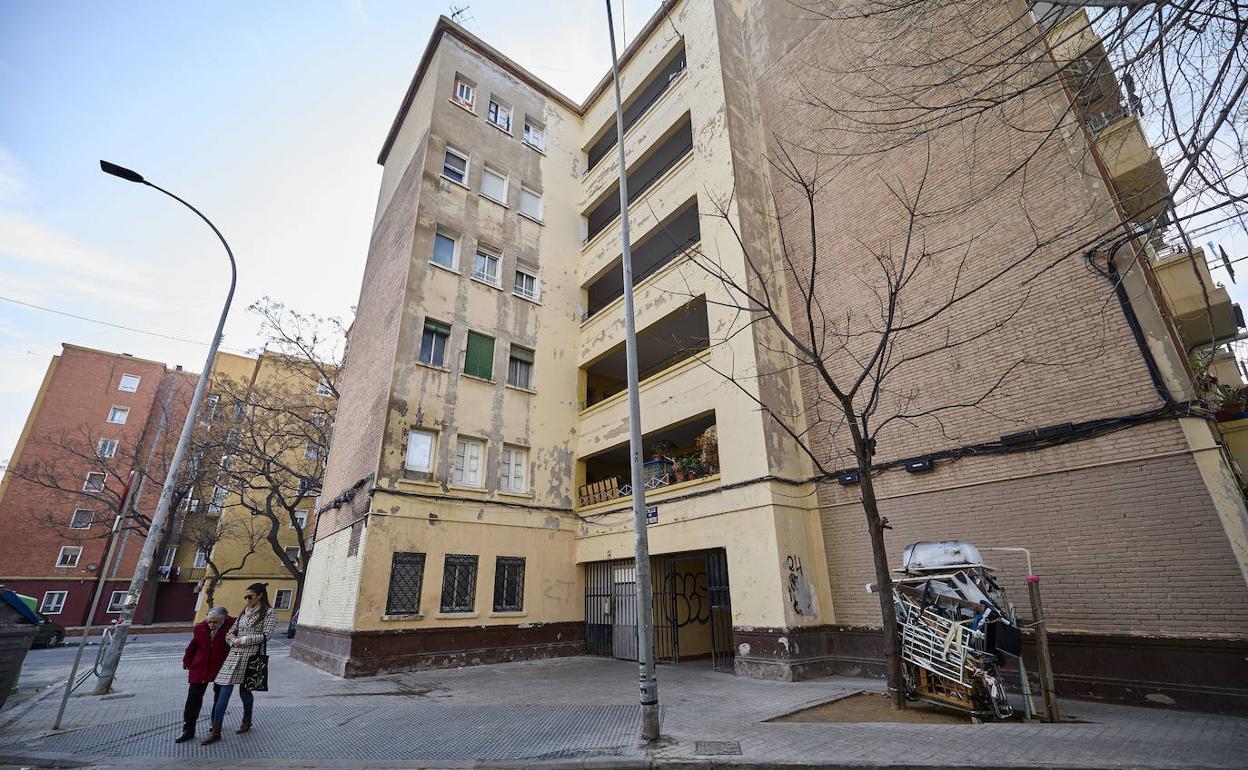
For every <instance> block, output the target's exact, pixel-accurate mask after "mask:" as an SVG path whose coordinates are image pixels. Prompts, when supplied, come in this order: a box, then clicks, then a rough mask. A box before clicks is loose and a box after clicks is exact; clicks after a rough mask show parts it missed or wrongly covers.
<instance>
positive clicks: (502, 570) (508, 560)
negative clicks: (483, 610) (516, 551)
mask: <svg viewBox="0 0 1248 770" xmlns="http://www.w3.org/2000/svg"><path fill="white" fill-rule="evenodd" d="M523 609H524V559H523V558H522V557H519V556H500V557H498V561H497V562H496V563H495V565H494V611H495V612H520V611H521V610H523Z"/></svg>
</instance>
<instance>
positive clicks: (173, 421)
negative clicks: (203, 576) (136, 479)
mask: <svg viewBox="0 0 1248 770" xmlns="http://www.w3.org/2000/svg"><path fill="white" fill-rule="evenodd" d="M194 384H195V383H194V379H193V377H192V376H191V375H189V374H188V373H186V372H183V371H181V368H180V367H179V368H176V369H170V368H169V367H167V366H166V365H165V364H163V363H160V362H157V361H149V360H145V359H142V358H136V357H134V356H131V355H128V354H123V353H109V352H105V351H101V350H93V349H91V348H85V347H80V346H78V345H70V344H68V343H64V344H63V345H62V352H61V354H60V355H57V356H53V357H52V361H51V362H50V363H49V365H48V370H47V373H46V374H45V375H44V379H43V383H42V384H41V385H40V388H39V392H38V395H37V396H36V398H35V403H34V406H33V407H32V409H31V411H30V415H29V417H28V418H27V420H26V425H25V427H24V428H23V430H22V434H21V437H20V438H19V441H18V445H17V447H16V449H15V450H14V453H13V457H12V460H11V462H10V467H9V470H8V472H7V473H5V475H4V479H3V481H0V527H3V528H4V530H5V532H6V533H7V534H6V535H5V537H3V538H0V583H3V584H4V585H5V587H7V588H10V589H12V590H14V591H17V592H18V593H22V594H26V595H29V596H33V597H35V598H36V599H38V600H39V610H40V612H42V613H43V614H45V615H47V616H48V617H50V618H52V619H54V620H56V621H58V622H60V623H61V624H62V625H65V626H80V625H82V624H83V623H84V622H86V620H87V614H88V611H89V609H90V606H91V599H92V597H93V595H94V592H95V590H96V587H97V585H98V584H99V583H100V581H103V582H104V591H103V593H102V594H101V601H100V604H99V607H98V608H97V611H96V614H95V617H94V618H93V619H92V622H93V623H97V624H98V623H108V622H110V621H111V620H115V619H116V618H117V617H118V616H119V614H120V613H121V609H122V608H121V602H122V600H123V598H124V596H125V593H126V590H127V589H128V588H129V586H130V579H131V576H132V575H133V574H134V568H135V565H136V563H137V562H138V557H139V552H140V551H141V550H142V548H143V543H144V539H145V538H144V535H143V533H142V531H141V530H138V529H134V528H130V527H128V528H124V529H122V530H121V532H120V533H119V534H117V535H116V536H115V537H116V540H117V543H116V547H115V551H114V555H113V558H112V560H111V561H109V562H108V563H107V564H106V563H105V555H106V553H107V551H108V546H109V543H110V541H111V540H112V539H113V538H114V536H112V535H110V532H111V529H112V524H113V518H114V516H115V515H116V514H117V512H118V509H119V508H120V502H121V496H122V494H123V492H122V490H123V489H124V487H125V485H126V483H127V479H128V478H129V475H130V472H131V471H139V470H141V469H143V468H145V467H146V468H150V469H151V472H152V473H153V475H156V476H158V477H159V478H162V479H163V472H161V471H160V470H159V469H158V467H157V466H159V462H160V456H161V455H162V454H163V451H162V450H167V449H169V450H171V448H172V445H173V443H174V442H176V440H177V431H178V429H179V428H180V427H181V425H182V420H183V416H184V415H185V414H186V411H185V409H186V404H187V403H188V402H189V393H190V390H191V389H192V388H193V387H194ZM179 407H180V409H179ZM166 410H167V414H163V413H164V412H165V411H166ZM159 496H160V488H159V486H158V485H156V484H151V483H146V484H144V485H143V487H142V488H141V489H139V490H138V491H137V492H136V495H135V505H134V508H135V511H136V512H137V513H138V515H140V516H143V517H151V516H152V515H153V514H154V513H155V510H156V502H157V500H158V498H159ZM19 533H20V534H19ZM167 534H168V530H166V532H165V533H161V536H162V537H164V539H165V541H166V542H168V541H169V540H170V538H168V537H165V536H166V535H167ZM176 550H177V549H176V536H175V537H173V538H172V543H170V545H169V546H168V548H167V550H166V552H165V553H163V554H161V556H162V559H161V562H160V569H159V570H158V572H157V574H156V575H154V578H155V579H157V580H160V582H159V583H158V584H156V585H155V586H153V588H154V589H155V590H149V591H146V592H145V593H144V595H143V600H142V602H141V603H140V606H139V608H138V612H137V614H136V620H137V621H138V622H149V623H150V622H157V623H163V622H174V621H190V619H191V617H192V616H193V614H194V602H195V596H194V583H193V582H191V581H190V576H189V575H188V576H186V578H185V579H182V580H178V579H176V575H175V574H173V573H172V572H171V568H172V567H173V565H174V558H175V556H176Z"/></svg>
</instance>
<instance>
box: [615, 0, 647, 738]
mask: <svg viewBox="0 0 1248 770" xmlns="http://www.w3.org/2000/svg"><path fill="white" fill-rule="evenodd" d="M607 30H608V32H609V33H610V36H611V75H612V78H611V79H612V81H613V82H614V83H615V144H616V147H617V148H618V149H619V156H620V240H621V247H622V248H621V259H620V266H621V269H622V270H623V272H624V360H625V368H626V369H627V372H628V375H627V376H628V449H629V455H630V456H631V462H630V469H631V479H632V489H633V548H634V556H633V559H634V561H633V564H634V565H635V567H634V570H635V577H634V580H635V581H636V586H637V666H638V669H639V671H638V674H639V676H638V680H639V682H640V685H641V693H640V695H641V738H642V740H644V741H647V742H653V741H656V740H658V738H659V683H658V680H657V679H655V676H654V589H653V588H652V587H651V585H650V540H649V535H648V532H647V531H646V527H647V526H648V525H647V523H646V485H645V480H644V479H643V477H642V460H641V458H642V451H643V450H642V442H641V396H640V395H639V394H638V391H637V380H638V377H637V324H636V321H635V319H634V318H633V255H632V251H631V245H630V243H629V240H628V169H627V168H626V164H625V160H624V108H623V105H622V102H621V97H620V63H619V61H618V60H617V59H616V55H615V25H614V24H613V23H612V21H611V0H607Z"/></svg>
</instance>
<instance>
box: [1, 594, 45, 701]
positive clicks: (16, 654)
mask: <svg viewBox="0 0 1248 770" xmlns="http://www.w3.org/2000/svg"><path fill="white" fill-rule="evenodd" d="M3 612H4V609H3V607H0V613H3ZM36 630H37V629H36V628H35V627H34V626H32V625H30V624H29V623H26V622H13V621H10V622H9V624H8V625H0V709H2V708H4V703H5V701H7V700H8V699H9V691H10V690H12V689H13V684H14V683H15V682H16V681H17V675H18V674H20V673H21V672H22V662H23V661H25V660H26V651H27V650H29V649H30V643H31V642H33V641H34V640H35V631H36Z"/></svg>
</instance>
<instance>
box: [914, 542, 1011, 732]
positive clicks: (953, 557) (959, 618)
mask: <svg viewBox="0 0 1248 770" xmlns="http://www.w3.org/2000/svg"><path fill="white" fill-rule="evenodd" d="M992 571H993V570H992V568H991V567H988V566H985V565H984V563H983V560H982V559H981V558H980V555H979V551H978V550H977V549H976V548H975V546H973V545H971V544H970V543H966V542H962V541H956V540H946V541H941V542H920V543H912V544H910V545H908V546H906V549H905V552H904V554H903V556H902V567H901V569H899V570H895V572H897V573H898V577H897V578H896V579H894V581H893V601H894V603H895V605H896V608H897V625H898V628H899V633H900V636H901V657H902V662H903V663H902V665H903V670H904V673H905V686H906V695H907V697H909V698H911V699H915V700H923V701H928V702H931V703H935V704H937V705H940V706H946V707H950V708H954V709H957V710H959V711H963V712H966V713H968V714H970V715H972V716H973V717H975V718H978V719H992V718H997V719H1005V718H1007V717H1009V716H1010V715H1011V714H1013V709H1012V708H1011V707H1010V704H1009V701H1008V700H1007V698H1006V695H1005V687H1004V685H1003V682H1002V679H1001V673H1000V666H1001V664H1002V663H1004V656H1006V655H1009V656H1012V657H1018V655H1019V652H1020V645H1021V636H1022V635H1021V632H1020V629H1019V625H1018V621H1017V619H1016V617H1015V613H1014V607H1013V605H1012V604H1011V603H1010V601H1009V599H1008V598H1007V597H1006V595H1005V591H1003V590H1002V589H1001V586H999V585H998V584H997V582H996V581H995V580H994V579H993V577H992V574H991V573H992Z"/></svg>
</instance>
